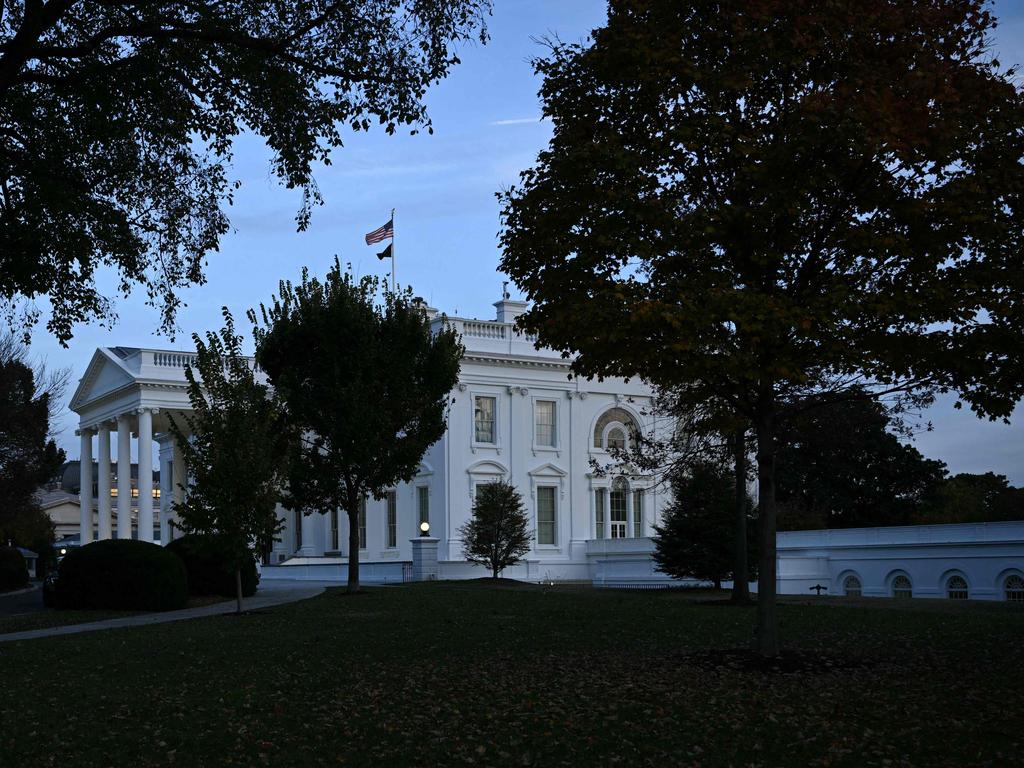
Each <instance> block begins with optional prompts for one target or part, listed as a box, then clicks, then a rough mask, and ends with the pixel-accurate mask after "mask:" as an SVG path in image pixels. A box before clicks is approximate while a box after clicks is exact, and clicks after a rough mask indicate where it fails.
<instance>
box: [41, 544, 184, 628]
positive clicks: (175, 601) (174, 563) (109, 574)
mask: <svg viewBox="0 0 1024 768" xmlns="http://www.w3.org/2000/svg"><path fill="white" fill-rule="evenodd" d="M56 597H57V604H58V605H59V606H60V607H61V608H109V609H115V610H135V611H173V610H175V609H178V608H183V607H184V605H185V601H186V600H188V581H187V578H186V575H185V566H184V565H182V563H181V560H180V559H179V558H178V557H177V556H176V555H175V554H174V553H173V552H168V551H166V550H165V549H164V548H163V547H161V546H159V545H158V544H150V543H149V542H145V541H133V540H131V539H107V540H105V541H97V542H94V543H92V544H87V545H86V546H84V547H78V548H76V549H72V550H70V551H69V552H68V553H67V555H65V556H64V559H63V560H61V562H60V570H59V573H58V578H57V590H56Z"/></svg>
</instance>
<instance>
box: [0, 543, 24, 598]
mask: <svg viewBox="0 0 1024 768" xmlns="http://www.w3.org/2000/svg"><path fill="white" fill-rule="evenodd" d="M26 584H28V567H27V566H26V565H25V558H24V557H22V555H21V552H19V551H18V550H17V548H16V547H0V592H6V591H7V590H10V589H21V588H22V587H24V586H25V585H26Z"/></svg>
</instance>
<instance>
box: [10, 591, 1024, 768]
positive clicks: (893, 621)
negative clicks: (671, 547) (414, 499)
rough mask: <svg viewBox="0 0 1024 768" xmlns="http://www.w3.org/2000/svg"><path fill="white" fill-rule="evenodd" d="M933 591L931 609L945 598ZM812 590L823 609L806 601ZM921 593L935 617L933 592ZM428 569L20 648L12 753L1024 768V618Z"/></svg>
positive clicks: (237, 760)
mask: <svg viewBox="0 0 1024 768" xmlns="http://www.w3.org/2000/svg"><path fill="white" fill-rule="evenodd" d="M926 602H927V603H928V604H927V605H926ZM805 603H806V601H805ZM919 605H920V607H921V608H920V609H919V608H918V606H919ZM937 605H939V604H937V603H934V602H932V601H921V603H920V604H918V603H912V604H910V605H901V606H899V607H898V609H894V608H893V607H892V606H891V604H889V603H888V601H884V602H883V603H878V604H875V605H873V606H866V607H860V606H852V607H851V606H849V605H845V604H842V603H841V602H839V601H824V602H821V603H817V604H814V603H812V604H796V605H791V604H786V605H782V606H781V607H780V617H781V623H782V629H783V633H784V637H785V642H786V645H787V647H788V648H789V649H791V650H790V652H789V653H788V654H787V655H786V656H785V657H784V658H783V660H782V662H781V663H780V664H779V665H778V666H777V667H771V666H769V667H764V666H762V665H759V664H756V663H751V661H750V658H749V657H748V656H746V655H745V654H743V653H722V652H720V651H721V650H722V649H741V648H743V647H745V646H746V645H747V644H748V641H749V638H750V635H751V629H752V626H753V621H754V611H753V609H752V608H747V607H743V608H735V607H730V606H725V605H717V604H700V603H696V602H694V601H693V599H692V596H688V595H685V594H679V593H666V592H636V591H629V592H610V591H596V590H582V589H573V590H565V591H562V590H559V589H558V588H557V587H556V588H555V589H553V590H549V591H547V592H545V591H542V590H540V589H536V588H531V589H509V588H501V589H492V588H489V587H488V586H487V585H484V584H444V583H441V584H431V585H412V586H407V587H396V588H386V589H375V590H367V592H366V593H364V594H362V595H357V596H346V595H345V594H344V593H343V592H342V591H341V590H330V591H328V592H327V593H326V594H324V595H322V596H320V597H318V598H314V599H312V600H307V601H304V602H301V603H296V604H292V605H288V606H282V607H279V608H275V609H273V610H271V611H267V612H262V613H258V614H250V615H244V616H241V617H238V616H232V615H225V616H218V617H213V618H208V619H200V620H194V621H187V622H178V623H172V624H165V625H159V626H152V627H140V628H132V629H123V630H110V631H105V632H96V633H87V634H83V635H76V636H72V637H64V638H48V639H44V640H33V641H27V642H18V643H10V644H4V645H0V677H2V679H3V681H4V689H5V690H6V691H17V695H15V696H2V697H0V755H2V756H3V762H4V763H5V764H10V765H23V764H38V761H39V760H40V759H42V761H43V764H47V763H51V764H68V763H69V762H70V763H73V764H74V765H76V766H90V765H97V766H98V765H110V764H122V765H144V766H148V765H188V766H193V765H195V766H198V765H214V764H217V765H281V766H292V765H296V766H301V765H350V766H351V765H359V766H363V765H379V766H389V767H390V766H405V765H416V766H436V765H443V766H451V765H480V766H484V765H487V766H491V765H502V766H504V765H508V766H545V767H547V766H562V765H587V766H597V765H600V766H606V765H621V766H634V765H639V766H644V765H647V766H703V768H709V767H712V766H749V765H756V766H801V765H810V766H857V767H860V766H883V765H884V766H926V765H927V766H983V765H993V766H1013V765H1024V711H1022V709H1021V706H1020V701H1021V691H1022V690H1024V673H1022V667H1021V657H1020V638H1021V637H1024V611H1022V610H1014V608H1015V606H977V608H976V609H972V607H970V606H969V607H968V608H966V609H965V608H964V606H962V605H958V606H956V607H955V609H952V610H949V611H944V610H939V609H938V608H937Z"/></svg>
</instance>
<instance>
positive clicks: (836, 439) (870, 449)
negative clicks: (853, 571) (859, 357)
mask: <svg viewBox="0 0 1024 768" xmlns="http://www.w3.org/2000/svg"><path fill="white" fill-rule="evenodd" d="M892 428H893V424H892V420H891V417H890V415H889V414H888V412H887V411H886V409H885V408H884V407H883V406H882V405H881V404H880V403H877V402H874V401H871V400H866V399H861V400H848V401H844V402H839V403H834V404H831V405H826V406H822V407H819V408H812V409H810V410H807V411H805V412H804V413H802V414H800V415H799V416H797V417H795V418H794V419H792V420H790V421H789V422H788V423H786V424H785V425H784V427H783V428H782V430H781V432H782V434H781V436H780V439H779V452H778V455H777V458H776V478H777V481H778V491H777V499H778V503H779V528H780V529H782V530H796V529H801V528H852V527H858V526H874V525H907V524H909V523H911V522H912V521H914V520H915V519H916V517H917V516H918V515H919V514H920V512H921V509H922V504H923V503H924V501H925V499H926V498H927V497H928V496H929V494H931V493H932V492H933V489H934V488H935V487H936V486H937V485H939V484H940V483H941V482H942V479H943V477H944V475H945V474H946V465H945V464H943V463H942V462H941V461H935V460H933V459H926V458H925V457H924V456H922V455H921V453H920V452H919V451H918V450H917V449H916V448H914V447H913V446H912V445H907V444H905V443H903V442H901V441H900V440H899V438H898V437H896V435H894V434H893V433H892V432H891V431H890V430H891V429H892Z"/></svg>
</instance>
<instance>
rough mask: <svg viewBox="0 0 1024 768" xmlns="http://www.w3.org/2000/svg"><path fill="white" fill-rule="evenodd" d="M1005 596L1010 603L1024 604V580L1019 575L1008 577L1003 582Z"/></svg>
mask: <svg viewBox="0 0 1024 768" xmlns="http://www.w3.org/2000/svg"><path fill="white" fill-rule="evenodd" d="M1003 595H1004V596H1005V597H1006V599H1007V601H1008V602H1011V603H1024V578H1021V577H1020V576H1018V575H1017V574H1013V575H1012V576H1007V577H1006V581H1005V582H1003Z"/></svg>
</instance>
